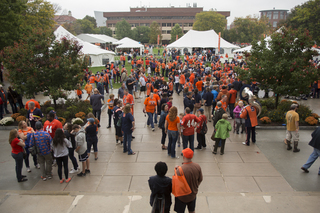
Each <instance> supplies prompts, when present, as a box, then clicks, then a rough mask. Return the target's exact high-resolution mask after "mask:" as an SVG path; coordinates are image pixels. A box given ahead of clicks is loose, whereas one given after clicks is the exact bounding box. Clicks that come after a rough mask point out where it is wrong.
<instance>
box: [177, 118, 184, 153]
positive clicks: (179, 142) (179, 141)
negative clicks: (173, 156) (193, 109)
mask: <svg viewBox="0 0 320 213" xmlns="http://www.w3.org/2000/svg"><path fill="white" fill-rule="evenodd" d="M183 116H184V114H183V113H180V114H179V118H180V126H181V134H180V137H179V138H178V147H180V145H181V141H182V136H183V126H182V118H183ZM180 138H181V140H180Z"/></svg>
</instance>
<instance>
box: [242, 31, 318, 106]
mask: <svg viewBox="0 0 320 213" xmlns="http://www.w3.org/2000/svg"><path fill="white" fill-rule="evenodd" d="M312 46H313V40H312V38H311V36H310V34H309V32H308V31H305V32H303V33H299V32H298V31H297V30H292V29H286V28H284V27H283V28H281V31H280V32H275V33H273V34H272V35H271V40H270V41H269V44H267V42H266V41H264V40H262V41H261V43H260V44H259V43H257V42H253V44H252V49H251V52H250V54H248V53H247V54H246V56H247V68H249V69H248V70H245V69H244V70H243V69H240V68H238V69H237V72H238V73H239V76H240V79H241V80H247V82H251V81H257V82H259V83H260V84H261V87H262V88H264V89H272V90H273V91H274V93H275V94H276V106H277V105H278V99H279V96H280V95H286V94H288V95H298V94H301V93H304V94H307V93H309V92H310V88H309V86H310V84H311V83H312V82H314V81H315V80H318V76H319V74H320V70H319V69H315V67H314V65H312V64H311V62H310V60H311V59H312V57H313V56H314V55H317V52H316V51H313V50H311V48H312Z"/></svg>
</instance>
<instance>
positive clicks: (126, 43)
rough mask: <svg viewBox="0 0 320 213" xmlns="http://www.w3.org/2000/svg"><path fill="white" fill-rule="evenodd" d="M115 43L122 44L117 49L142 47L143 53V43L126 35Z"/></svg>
mask: <svg viewBox="0 0 320 213" xmlns="http://www.w3.org/2000/svg"><path fill="white" fill-rule="evenodd" d="M113 44H120V45H119V46H117V47H116V49H131V48H139V49H140V55H142V52H143V49H144V46H143V45H142V44H140V43H139V42H137V41H135V40H133V39H131V38H128V37H125V38H123V39H121V40H119V41H117V42H115V43H113Z"/></svg>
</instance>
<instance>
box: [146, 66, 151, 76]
mask: <svg viewBox="0 0 320 213" xmlns="http://www.w3.org/2000/svg"><path fill="white" fill-rule="evenodd" d="M147 73H148V77H149V76H150V75H151V68H150V65H148V68H147Z"/></svg>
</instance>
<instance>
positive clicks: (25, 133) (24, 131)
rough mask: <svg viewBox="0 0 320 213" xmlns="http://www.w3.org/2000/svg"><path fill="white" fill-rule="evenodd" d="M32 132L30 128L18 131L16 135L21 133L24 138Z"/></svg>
mask: <svg viewBox="0 0 320 213" xmlns="http://www.w3.org/2000/svg"><path fill="white" fill-rule="evenodd" d="M32 130H33V129H32V127H27V130H23V129H19V130H18V134H21V133H23V135H24V136H26V135H27V134H28V133H31V132H32Z"/></svg>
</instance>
